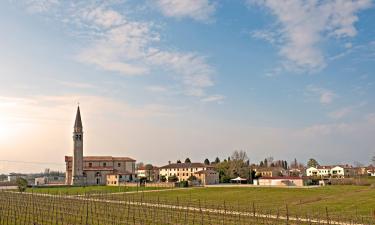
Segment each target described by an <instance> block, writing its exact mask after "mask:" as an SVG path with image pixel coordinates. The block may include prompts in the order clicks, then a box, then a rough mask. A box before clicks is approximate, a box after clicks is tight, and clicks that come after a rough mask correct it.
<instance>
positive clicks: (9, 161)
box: [0, 159, 65, 166]
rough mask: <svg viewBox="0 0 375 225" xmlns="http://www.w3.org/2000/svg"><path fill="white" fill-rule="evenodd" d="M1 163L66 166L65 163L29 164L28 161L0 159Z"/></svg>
mask: <svg viewBox="0 0 375 225" xmlns="http://www.w3.org/2000/svg"><path fill="white" fill-rule="evenodd" d="M0 162H8V163H23V164H35V165H59V166H60V165H65V163H55V162H52V163H49V162H27V161H17V160H6V159H0Z"/></svg>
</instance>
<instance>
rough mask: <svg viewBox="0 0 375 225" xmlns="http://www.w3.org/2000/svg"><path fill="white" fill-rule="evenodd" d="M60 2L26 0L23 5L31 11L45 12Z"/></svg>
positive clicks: (55, 0)
mask: <svg viewBox="0 0 375 225" xmlns="http://www.w3.org/2000/svg"><path fill="white" fill-rule="evenodd" d="M59 4H60V1H59V0H26V1H25V2H24V5H25V7H26V9H27V11H29V12H31V13H41V12H47V11H49V10H50V9H51V8H53V7H56V6H58V5H59Z"/></svg>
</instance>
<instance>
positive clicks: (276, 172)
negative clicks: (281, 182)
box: [254, 167, 288, 177]
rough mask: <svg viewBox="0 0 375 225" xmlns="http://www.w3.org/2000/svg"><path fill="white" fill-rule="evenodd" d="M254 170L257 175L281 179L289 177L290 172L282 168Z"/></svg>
mask: <svg viewBox="0 0 375 225" xmlns="http://www.w3.org/2000/svg"><path fill="white" fill-rule="evenodd" d="M254 170H255V172H256V175H257V176H261V177H280V176H287V175H288V171H286V170H285V169H284V168H282V167H259V168H256V169H254Z"/></svg>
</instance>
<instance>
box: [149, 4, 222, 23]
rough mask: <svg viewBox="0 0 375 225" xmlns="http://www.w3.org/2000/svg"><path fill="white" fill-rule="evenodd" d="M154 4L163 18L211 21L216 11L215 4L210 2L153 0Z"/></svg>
mask: <svg viewBox="0 0 375 225" xmlns="http://www.w3.org/2000/svg"><path fill="white" fill-rule="evenodd" d="M155 4H156V6H157V7H158V8H159V9H160V11H161V12H162V13H163V14H164V15H165V16H168V17H175V18H192V19H194V20H197V21H202V22H210V21H212V16H213V14H214V13H215V11H216V4H215V3H214V2H213V1H211V0H190V1H181V0H155Z"/></svg>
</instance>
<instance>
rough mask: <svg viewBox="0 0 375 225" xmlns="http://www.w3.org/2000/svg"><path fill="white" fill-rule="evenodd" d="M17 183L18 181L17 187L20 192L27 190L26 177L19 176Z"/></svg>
mask: <svg viewBox="0 0 375 225" xmlns="http://www.w3.org/2000/svg"><path fill="white" fill-rule="evenodd" d="M16 183H17V188H18V190H19V191H20V192H24V191H26V188H27V180H26V179H24V178H21V177H19V178H17V180H16Z"/></svg>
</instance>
